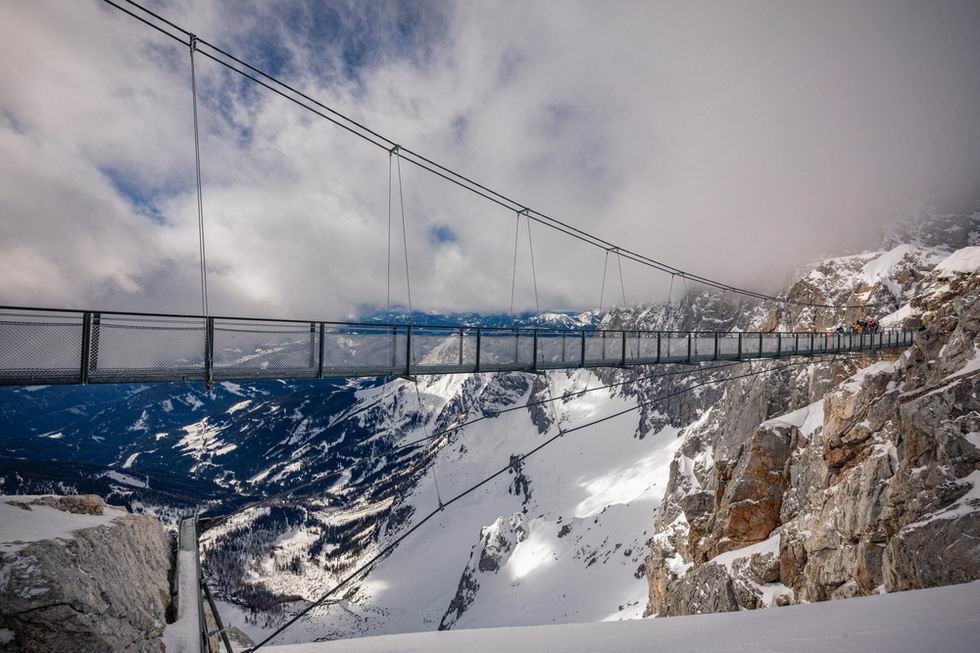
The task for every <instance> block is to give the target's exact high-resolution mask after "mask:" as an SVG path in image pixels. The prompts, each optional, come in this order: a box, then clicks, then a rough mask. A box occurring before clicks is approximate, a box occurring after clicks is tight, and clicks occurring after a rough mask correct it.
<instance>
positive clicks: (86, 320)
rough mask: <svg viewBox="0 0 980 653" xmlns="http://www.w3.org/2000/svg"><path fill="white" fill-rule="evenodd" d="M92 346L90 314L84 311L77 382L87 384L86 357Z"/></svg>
mask: <svg viewBox="0 0 980 653" xmlns="http://www.w3.org/2000/svg"><path fill="white" fill-rule="evenodd" d="M91 346H92V314H91V313H89V312H88V311H86V312H85V313H83V314H82V360H81V364H80V365H79V368H78V382H79V383H81V384H82V385H85V384H86V383H88V357H89V352H90V347H91Z"/></svg>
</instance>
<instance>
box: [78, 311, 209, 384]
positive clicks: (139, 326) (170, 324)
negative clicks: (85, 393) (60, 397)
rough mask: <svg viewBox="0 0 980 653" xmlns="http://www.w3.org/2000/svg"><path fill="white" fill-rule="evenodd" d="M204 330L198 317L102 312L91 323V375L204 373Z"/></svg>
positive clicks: (187, 374)
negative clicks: (108, 313)
mask: <svg viewBox="0 0 980 653" xmlns="http://www.w3.org/2000/svg"><path fill="white" fill-rule="evenodd" d="M206 333H207V328H206V325H205V321H204V320H203V319H200V318H148V317H138V316H134V317H128V316H117V315H113V316H102V317H101V318H100V319H99V320H98V321H95V320H93V324H92V345H91V351H90V354H89V370H90V372H89V375H90V378H92V379H97V378H99V377H116V378H153V377H164V378H170V377H175V376H176V377H185V376H186V377H197V376H203V374H204V371H205V366H204V349H205V338H206Z"/></svg>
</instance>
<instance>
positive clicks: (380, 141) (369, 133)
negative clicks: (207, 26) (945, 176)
mask: <svg viewBox="0 0 980 653" xmlns="http://www.w3.org/2000/svg"><path fill="white" fill-rule="evenodd" d="M102 1H103V2H104V3H106V4H108V5H110V6H112V7H114V8H116V9H118V10H119V11H121V12H123V13H125V14H127V15H129V16H130V17H132V18H135V19H136V20H138V21H140V22H141V23H143V24H145V25H147V26H149V27H151V28H153V29H155V30H156V31H158V32H160V33H161V34H164V35H165V36H168V37H169V38H171V39H174V40H175V41H178V42H180V43H184V44H185V45H187V44H188V43H189V40H190V38H191V37H192V36H193V35H192V34H191V32H190V31H188V30H186V29H184V28H183V27H180V26H179V25H177V24H176V23H174V22H172V21H170V20H167V19H166V18H164V17H163V16H161V15H160V14H158V13H155V12H153V11H151V10H150V9H147V8H146V7H144V6H143V5H141V4H140V3H138V2H135V1H134V0H119V1H120V2H125V3H126V4H128V5H130V6H132V7H135V8H137V9H138V10H139V11H141V12H143V13H144V14H146V15H148V16H152V17H153V18H154V19H156V20H157V21H160V22H161V23H163V24H164V25H166V26H168V27H170V28H172V29H174V30H176V31H177V32H179V33H180V34H182V35H183V36H181V35H180V34H174V33H173V32H171V31H168V30H166V29H164V28H163V27H161V26H160V25H158V24H156V23H154V22H153V21H150V20H147V19H146V18H145V17H144V16H141V15H139V14H137V13H134V12H133V11H130V10H129V9H126V8H124V7H122V6H121V5H120V4H119V3H118V2H116V1H114V0H102ZM194 38H195V39H196V41H197V43H198V44H199V45H202V44H203V45H205V46H206V47H207V48H208V49H210V50H211V52H206V51H204V50H201V49H200V48H198V50H197V52H198V53H199V54H201V55H202V56H204V57H207V58H208V59H210V60H211V61H214V62H215V63H217V64H218V65H220V66H222V67H224V68H226V69H227V70H229V71H231V72H234V73H235V74H238V75H241V76H242V77H245V78H247V79H249V80H251V81H252V82H254V83H256V84H258V85H259V86H262V87H263V88H266V89H268V90H269V91H271V92H273V93H275V94H277V95H279V96H281V97H282V98H284V99H286V100H288V101H290V102H292V103H294V104H296V105H297V106H299V107H301V108H303V109H305V110H307V111H310V112H311V113H313V114H315V115H317V116H319V117H321V118H323V119H325V120H327V121H329V122H331V123H333V124H334V125H337V126H338V127H341V128H342V129H344V130H346V131H347V132H349V133H351V134H354V135H355V136H358V137H359V138H361V139H363V140H365V141H367V142H369V143H371V144H373V145H375V146H376V147H379V148H382V149H384V150H386V151H391V150H392V148H395V147H397V148H399V151H400V153H401V157H402V158H405V160H406V161H408V162H409V163H412V164H413V165H415V166H416V167H419V168H422V169H424V170H427V171H428V172H430V173H431V174H434V175H436V176H438V177H440V178H442V179H444V180H446V181H448V182H450V183H452V184H455V185H457V186H459V187H461V188H463V189H465V190H467V191H469V192H471V193H473V194H475V195H478V196H480V197H483V198H484V199H486V200H488V201H490V202H493V203H495V204H498V205H499V206H501V207H504V208H506V209H508V210H511V211H522V210H523V211H524V212H525V215H526V216H527V218H528V219H529V220H534V221H535V222H538V223H540V224H543V225H545V226H547V227H549V228H551V229H554V230H556V231H559V232H561V233H564V234H566V235H568V236H571V237H573V238H576V239H578V240H581V241H582V242H585V243H588V244H590V245H592V246H594V247H599V248H602V249H605V250H607V251H608V250H610V249H617V250H619V251H620V252H621V254H622V256H624V257H625V258H627V259H629V260H632V261H635V262H637V263H640V264H641V265H645V266H648V267H651V268H654V269H657V270H660V271H661V272H665V273H668V274H670V273H675V274H684V275H685V276H688V277H690V278H691V280H692V281H697V282H698V283H701V284H704V285H707V286H711V287H714V288H718V289H720V290H732V291H733V292H736V293H738V294H741V295H746V296H749V297H753V298H755V299H759V300H764V301H772V302H777V303H784V304H793V305H797V306H822V307H825V308H836V309H846V308H859V307H864V306H865V305H861V306H850V305H839V306H835V305H830V304H815V303H812V302H802V301H799V300H794V299H790V298H788V297H777V296H774V295H769V294H766V293H762V292H758V291H753V290H747V289H744V288H738V287H736V286H733V285H731V284H727V283H724V282H721V281H716V280H713V279H709V278H708V277H703V276H701V275H696V274H693V273H690V272H686V271H684V270H681V269H680V268H677V267H675V266H672V265H669V264H666V263H663V262H661V261H658V260H656V259H653V258H651V257H648V256H644V255H642V254H639V253H637V252H634V251H631V250H629V249H627V248H624V247H619V246H617V245H615V244H613V243H611V242H608V241H606V240H604V239H602V238H600V237H598V236H595V235H593V234H591V233H589V232H586V231H584V230H582V229H579V228H577V227H574V226H572V225H570V224H568V223H567V222H564V221H562V220H559V219H557V218H554V217H551V216H549V215H547V214H545V213H543V212H541V211H537V210H534V209H530V208H528V207H527V206H526V204H524V203H521V202H517V201H516V200H513V199H511V198H510V197H508V196H506V195H504V194H502V193H500V192H497V191H495V190H493V189H491V188H489V187H487V186H485V185H483V184H480V183H478V182H476V181H474V180H473V179H471V178H469V177H467V176H465V175H463V174H461V173H459V172H456V171H454V170H452V169H450V168H447V167H446V166H443V165H441V164H439V163H436V162H435V161H432V160H431V159H429V158H427V157H425V156H423V155H421V154H419V153H417V152H415V151H413V150H411V149H409V148H406V147H402V146H399V145H398V144H397V143H396V142H395V141H394V140H392V139H390V138H388V137H386V136H383V135H381V134H380V133H378V132H377V131H374V130H372V129H370V128H368V127H367V126H365V125H364V124H362V123H360V122H357V121H356V120H354V119H353V118H350V117H349V116H347V115H345V114H342V113H340V112H339V111H337V110H335V109H333V108H331V107H329V106H327V105H325V104H324V103H322V102H320V101H319V100H316V99H314V98H313V97H311V96H309V95H307V94H305V93H303V92H302V91H300V90H298V89H297V88H295V87H293V86H291V85H289V84H287V83H286V82H283V81H282V80H280V79H278V78H277V77H275V76H273V75H271V74H269V73H267V72H265V71H263V70H260V69H259V68H257V67H255V66H253V65H251V64H249V63H247V62H245V61H243V60H242V59H239V58H238V57H235V56H234V55H232V54H230V53H229V52H227V51H225V50H223V49H221V48H219V47H218V46H216V45H214V44H213V43H211V42H209V41H207V40H205V39H203V38H200V37H194ZM185 39H187V40H185ZM212 52H213V53H216V54H213V53H212ZM263 80H267V81H263ZM867 306H872V305H867Z"/></svg>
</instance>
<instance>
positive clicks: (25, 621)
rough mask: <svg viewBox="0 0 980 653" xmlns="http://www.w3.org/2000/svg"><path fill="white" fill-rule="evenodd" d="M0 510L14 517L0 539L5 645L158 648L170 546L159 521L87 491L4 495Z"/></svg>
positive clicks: (0, 617) (0, 618)
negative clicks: (60, 494) (7, 637)
mask: <svg viewBox="0 0 980 653" xmlns="http://www.w3.org/2000/svg"><path fill="white" fill-rule="evenodd" d="M3 508H4V510H5V513H4V515H5V517H6V519H7V520H9V523H11V524H12V523H13V520H14V519H16V521H17V527H16V529H15V528H13V527H11V528H10V529H4V539H5V540H7V541H6V542H4V543H0V632H3V631H4V630H5V631H7V632H8V633H9V634H10V641H9V643H7V647H9V650H11V651H32V652H33V651H38V652H43V651H52V652H54V651H78V652H86V651H93V652H95V651H99V652H102V651H154V652H157V653H158V652H160V651H161V650H162V645H163V644H162V638H161V635H162V631H163V628H164V625H165V623H166V617H167V611H168V610H169V609H170V604H171V596H170V575H171V571H172V566H173V552H172V545H171V541H170V537H169V536H168V534H167V533H166V532H165V531H164V529H163V527H162V526H161V524H160V522H159V521H157V520H156V519H155V518H153V517H150V516H146V515H134V514H128V513H126V512H125V511H124V510H120V509H118V508H112V507H109V506H106V504H105V503H103V501H102V499H100V498H99V497H96V496H66V497H4V500H3ZM12 511H17V512H12ZM20 511H23V513H22V514H21V512H20ZM82 515H84V517H80V516H82ZM77 526H81V527H80V528H76V527H77ZM11 532H14V533H15V535H14V537H16V538H18V539H17V541H14V537H11V536H10V533H11ZM32 534H36V535H38V536H39V539H36V540H34V541H23V540H24V539H33V538H32V537H31V535H32ZM4 650H8V648H5V649H4Z"/></svg>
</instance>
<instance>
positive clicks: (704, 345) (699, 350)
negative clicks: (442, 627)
mask: <svg viewBox="0 0 980 653" xmlns="http://www.w3.org/2000/svg"><path fill="white" fill-rule="evenodd" d="M691 357H692V358H696V359H702V360H703V359H711V358H714V357H715V337H714V335H710V336H696V337H694V338H692V342H691Z"/></svg>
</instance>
